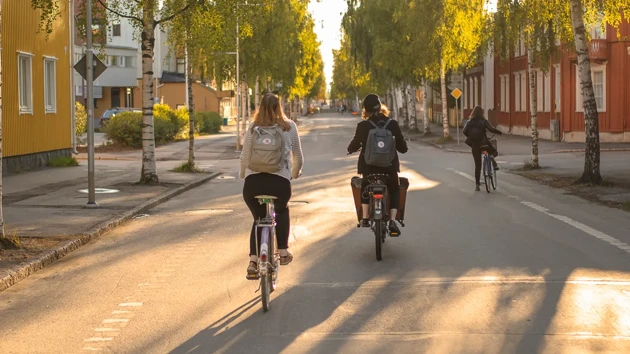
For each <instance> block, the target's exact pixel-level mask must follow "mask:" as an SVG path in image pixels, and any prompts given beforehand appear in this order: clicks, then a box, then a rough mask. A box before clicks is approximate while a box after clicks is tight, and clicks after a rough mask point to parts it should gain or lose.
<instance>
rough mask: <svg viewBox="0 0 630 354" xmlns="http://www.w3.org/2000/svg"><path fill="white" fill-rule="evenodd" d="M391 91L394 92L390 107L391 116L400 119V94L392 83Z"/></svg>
mask: <svg viewBox="0 0 630 354" xmlns="http://www.w3.org/2000/svg"><path fill="white" fill-rule="evenodd" d="M390 91H391V93H392V106H391V107H390V110H391V113H390V115H391V117H392V119H394V120H397V121H398V120H400V118H399V117H398V95H397V92H396V87H395V86H394V85H392V87H391V89H390Z"/></svg>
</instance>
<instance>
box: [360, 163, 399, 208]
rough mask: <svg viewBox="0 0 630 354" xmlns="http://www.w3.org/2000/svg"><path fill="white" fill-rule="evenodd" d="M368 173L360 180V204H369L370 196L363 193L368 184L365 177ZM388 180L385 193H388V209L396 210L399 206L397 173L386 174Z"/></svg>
mask: <svg viewBox="0 0 630 354" xmlns="http://www.w3.org/2000/svg"><path fill="white" fill-rule="evenodd" d="M369 175H370V174H369V173H364V174H363V179H362V180H361V203H362V204H369V203H370V196H369V195H368V194H366V193H364V192H365V188H366V187H367V186H368V185H369V184H370V181H368V179H367V176H369ZM388 175H389V178H388V179H387V183H386V184H387V191H388V192H389V208H390V209H396V210H398V206H399V205H400V180H399V179H398V173H397V172H394V173H391V172H389V173H388Z"/></svg>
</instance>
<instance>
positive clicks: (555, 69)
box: [554, 65, 560, 112]
mask: <svg viewBox="0 0 630 354" xmlns="http://www.w3.org/2000/svg"><path fill="white" fill-rule="evenodd" d="M554 71H555V73H556V82H555V84H556V85H555V88H556V89H555V103H556V112H560V65H556V66H554Z"/></svg>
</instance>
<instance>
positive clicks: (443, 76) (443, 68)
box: [440, 60, 450, 139]
mask: <svg viewBox="0 0 630 354" xmlns="http://www.w3.org/2000/svg"><path fill="white" fill-rule="evenodd" d="M440 81H441V85H442V95H441V96H442V126H443V128H444V139H446V138H448V137H449V136H450V132H449V126H448V97H447V96H446V63H445V62H444V60H442V65H441V66H440Z"/></svg>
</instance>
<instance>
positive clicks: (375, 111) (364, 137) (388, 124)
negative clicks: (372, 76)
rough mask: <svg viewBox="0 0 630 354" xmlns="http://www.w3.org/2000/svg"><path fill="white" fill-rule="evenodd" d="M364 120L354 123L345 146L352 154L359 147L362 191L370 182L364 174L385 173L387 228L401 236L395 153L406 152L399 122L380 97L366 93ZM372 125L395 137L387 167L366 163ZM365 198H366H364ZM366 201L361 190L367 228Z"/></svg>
mask: <svg viewBox="0 0 630 354" xmlns="http://www.w3.org/2000/svg"><path fill="white" fill-rule="evenodd" d="M362 118H363V121H361V122H359V124H357V130H356V132H355V133H354V138H353V139H352V141H351V142H350V145H348V152H349V153H354V152H357V151H359V149H361V154H360V155H359V161H358V173H359V174H362V175H363V180H362V184H361V191H362V192H363V191H365V189H366V187H367V186H368V185H369V181H368V179H367V176H369V175H370V174H387V175H389V178H388V180H387V190H388V191H389V198H390V200H389V205H390V208H391V210H390V221H389V231H390V233H391V234H392V235H400V228H398V225H396V221H395V220H396V214H397V211H398V206H399V204H400V181H399V180H398V172H400V161H399V160H398V153H397V152H396V151H398V152H400V153H403V154H404V153H406V152H407V150H408V148H407V142H406V141H405V138H404V137H403V135H402V132H401V130H400V126H399V125H398V122H397V121H395V120H393V119H390V118H389V110H388V109H387V107H386V106H385V105H383V104H382V103H381V100H380V98H379V97H378V96H377V95H375V94H369V95H367V96H366V97H365V99H364V100H363V112H362ZM375 126H380V127H381V128H385V129H387V130H389V131H390V132H391V134H392V135H393V137H394V140H395V151H393V159H392V160H391V164H390V165H389V167H379V166H373V165H369V164H368V163H367V162H366V158H365V155H366V151H367V150H369V149H370V147H369V146H366V145H367V142H368V135H369V134H370V130H372V129H376V127H375ZM366 197H367V198H366ZM369 202H370V199H369V197H368V196H367V195H365V194H363V193H361V204H362V206H361V208H362V211H363V215H362V221H361V226H362V227H370V222H369V217H370V216H369V210H370V207H369Z"/></svg>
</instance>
